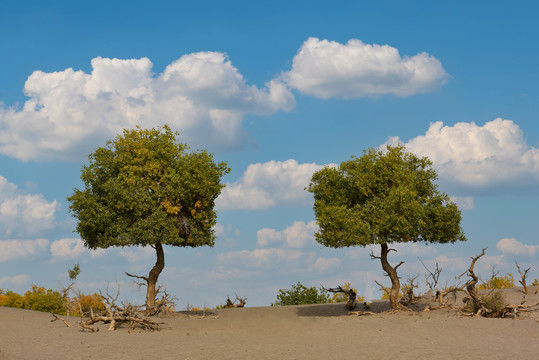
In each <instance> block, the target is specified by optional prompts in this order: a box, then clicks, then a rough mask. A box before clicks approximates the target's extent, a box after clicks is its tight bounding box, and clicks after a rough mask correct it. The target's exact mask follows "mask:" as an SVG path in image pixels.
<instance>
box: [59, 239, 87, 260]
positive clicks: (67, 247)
mask: <svg viewBox="0 0 539 360" xmlns="http://www.w3.org/2000/svg"><path fill="white" fill-rule="evenodd" d="M85 251H86V249H85V247H84V243H83V242H82V240H81V239H60V240H56V241H53V242H52V244H51V254H52V256H53V257H55V258H77V257H79V256H80V255H82V254H83V253H84V252H85Z"/></svg>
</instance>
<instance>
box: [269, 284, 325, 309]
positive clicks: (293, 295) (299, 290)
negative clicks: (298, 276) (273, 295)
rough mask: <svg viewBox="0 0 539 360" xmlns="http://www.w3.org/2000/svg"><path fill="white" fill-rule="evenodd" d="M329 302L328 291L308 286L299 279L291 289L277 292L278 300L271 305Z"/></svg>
mask: <svg viewBox="0 0 539 360" xmlns="http://www.w3.org/2000/svg"><path fill="white" fill-rule="evenodd" d="M319 291H320V292H319ZM329 302H331V299H330V295H329V293H328V292H327V291H325V290H324V289H320V290H318V289H316V287H314V286H313V287H310V288H307V287H305V286H304V285H303V284H301V283H300V282H299V281H298V283H297V284H296V285H292V288H291V289H289V290H287V289H280V290H279V293H278V294H277V300H276V301H275V302H274V303H273V304H271V305H272V306H282V305H306V304H325V303H329Z"/></svg>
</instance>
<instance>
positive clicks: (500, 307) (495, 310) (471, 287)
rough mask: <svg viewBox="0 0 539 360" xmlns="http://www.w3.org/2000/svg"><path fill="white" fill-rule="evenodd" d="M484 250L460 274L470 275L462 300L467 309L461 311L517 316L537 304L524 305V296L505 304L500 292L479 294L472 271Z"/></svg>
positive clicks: (473, 314) (497, 315)
mask: <svg viewBox="0 0 539 360" xmlns="http://www.w3.org/2000/svg"><path fill="white" fill-rule="evenodd" d="M485 250H486V248H484V249H483V251H482V252H481V254H479V255H477V256H474V257H473V258H472V263H471V264H470V268H469V269H468V270H466V271H465V272H464V273H463V274H462V275H460V277H462V276H463V275H465V274H468V276H469V277H471V279H470V280H468V281H467V282H466V284H465V288H466V290H465V291H466V294H467V295H468V297H466V298H464V300H463V301H464V302H465V303H466V304H467V306H468V308H469V311H463V312H462V313H463V314H464V315H468V316H483V317H499V318H503V317H505V316H506V315H512V316H513V317H517V316H518V315H519V312H522V311H529V310H531V309H532V308H534V307H536V306H538V305H539V302H537V303H535V304H529V305H525V304H524V302H525V301H526V296H524V298H523V299H522V302H521V303H520V304H519V305H511V304H507V303H506V302H505V300H504V299H503V296H502V294H501V293H500V292H495V293H490V294H488V295H486V296H482V297H481V296H479V294H478V293H477V289H476V288H475V285H476V284H477V281H478V277H477V275H475V273H474V265H475V263H476V261H477V260H479V258H481V257H482V256H483V255H485ZM460 277H459V278H460Z"/></svg>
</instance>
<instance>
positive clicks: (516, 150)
mask: <svg viewBox="0 0 539 360" xmlns="http://www.w3.org/2000/svg"><path fill="white" fill-rule="evenodd" d="M399 140H400V139H399V138H398V137H392V138H390V139H389V140H388V141H387V142H386V144H384V145H387V144H396V143H398V142H399ZM405 145H406V148H407V149H408V150H409V151H411V152H413V153H415V154H417V155H420V156H427V157H429V158H430V159H431V160H432V161H433V163H434V167H435V168H436V170H437V171H438V174H439V175H440V178H441V179H443V180H446V181H450V182H452V183H456V184H460V185H464V186H471V187H486V186H494V185H499V184H508V183H513V184H518V185H524V186H534V184H536V183H537V181H538V180H539V148H536V147H532V146H529V145H528V144H527V143H526V138H525V136H524V135H523V133H522V130H521V129H520V127H519V126H518V125H517V124H515V123H514V122H513V121H511V120H503V119H501V118H497V119H495V120H493V121H489V122H487V123H485V125H483V126H478V125H476V124H475V123H473V122H471V123H465V122H461V123H457V124H455V125H453V126H444V125H443V123H442V122H440V121H438V122H435V123H432V124H431V125H430V127H429V129H428V130H427V132H426V133H425V135H420V136H417V137H415V138H414V139H412V140H410V141H408V142H407V143H405Z"/></svg>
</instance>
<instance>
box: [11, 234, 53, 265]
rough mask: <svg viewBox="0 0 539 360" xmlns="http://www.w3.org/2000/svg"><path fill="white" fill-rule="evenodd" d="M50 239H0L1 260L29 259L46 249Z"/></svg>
mask: <svg viewBox="0 0 539 360" xmlns="http://www.w3.org/2000/svg"><path fill="white" fill-rule="evenodd" d="M48 246H49V240H47V239H36V240H0V262H4V261H10V260H19V259H29V258H31V257H33V256H34V255H37V254H38V253H40V252H43V251H46V250H47V248H48Z"/></svg>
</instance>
